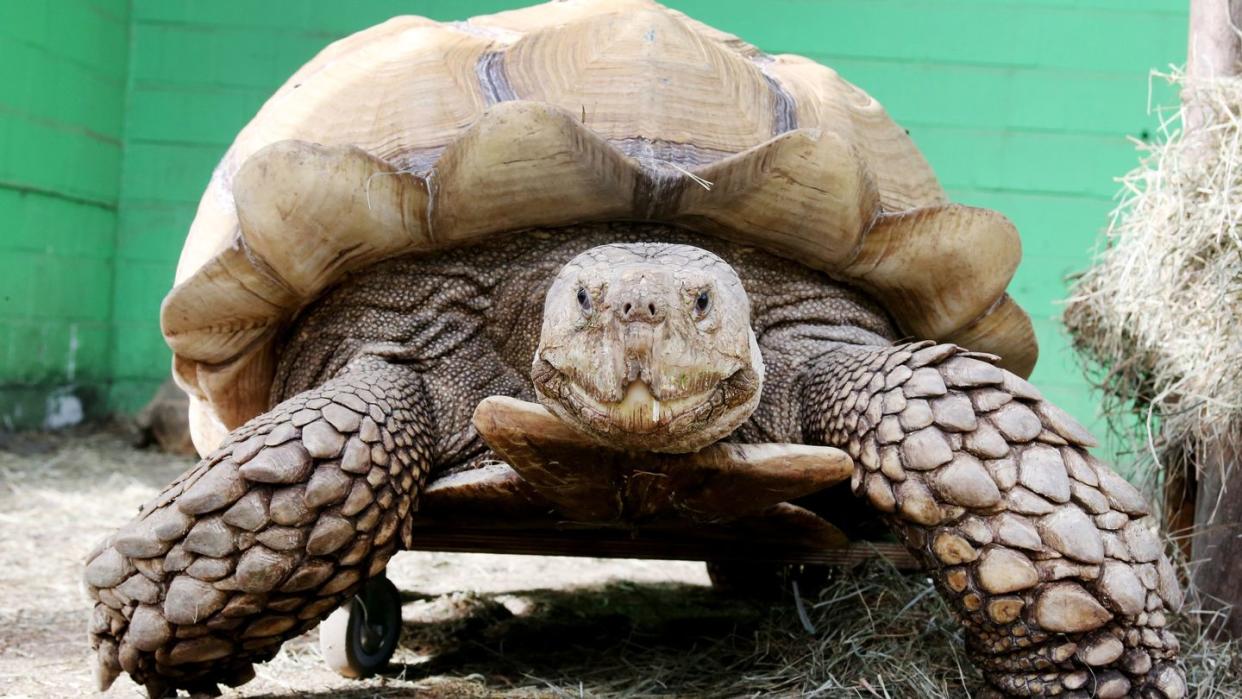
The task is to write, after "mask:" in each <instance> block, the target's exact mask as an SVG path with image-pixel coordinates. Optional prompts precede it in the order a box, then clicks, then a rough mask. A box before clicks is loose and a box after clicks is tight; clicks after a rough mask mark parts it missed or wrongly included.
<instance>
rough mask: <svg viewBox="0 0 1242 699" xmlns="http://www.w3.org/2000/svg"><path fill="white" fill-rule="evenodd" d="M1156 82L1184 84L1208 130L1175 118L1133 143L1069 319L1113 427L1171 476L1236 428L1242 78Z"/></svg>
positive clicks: (1241, 393)
mask: <svg viewBox="0 0 1242 699" xmlns="http://www.w3.org/2000/svg"><path fill="white" fill-rule="evenodd" d="M1154 77H1155V78H1162V79H1166V80H1168V81H1169V82H1170V83H1172V84H1174V85H1175V86H1180V87H1181V88H1182V97H1183V102H1184V103H1186V104H1193V105H1195V107H1196V108H1199V109H1202V110H1203V113H1204V124H1203V126H1202V127H1200V128H1198V129H1196V130H1195V131H1194V133H1193V135H1192V136H1191V137H1189V138H1187V137H1185V136H1184V134H1182V133H1181V132H1180V130H1179V126H1180V124H1181V113H1180V112H1175V113H1173V114H1170V115H1169V116H1168V118H1167V119H1165V120H1164V123H1163V124H1162V126H1161V134H1160V138H1158V139H1157V142H1156V143H1153V144H1142V143H1140V144H1138V146H1139V149H1140V151H1142V152H1143V153H1144V156H1143V158H1142V161H1141V163H1140V165H1139V166H1138V167H1137V168H1136V169H1134V170H1133V171H1132V172H1130V173H1129V174H1127V175H1126V176H1125V177H1123V178H1121V180H1120V181H1121V183H1122V185H1123V188H1122V191H1121V195H1120V203H1119V205H1118V206H1117V208H1116V209H1115V210H1114V212H1113V215H1112V221H1111V223H1110V226H1109V229H1108V232H1107V236H1106V238H1105V241H1104V242H1105V248H1104V249H1103V250H1102V251H1101V252H1100V254H1099V255H1098V257H1097V259H1096V261H1095V265H1094V266H1093V267H1092V268H1091V269H1089V270H1088V271H1087V272H1085V273H1084V274H1083V275H1082V277H1081V278H1080V279H1079V280H1078V281H1077V284H1076V286H1075V289H1074V292H1073V297H1072V298H1071V299H1070V301H1069V305H1068V307H1067V309H1066V312H1065V323H1066V325H1067V326H1068V327H1069V330H1070V333H1071V334H1072V335H1073V338H1074V345H1075V347H1076V348H1077V349H1078V350H1079V351H1080V352H1081V353H1082V355H1083V356H1085V357H1086V358H1087V360H1088V361H1089V362H1091V363H1094V364H1096V365H1098V367H1097V368H1098V369H1099V370H1100V371H1099V372H1098V374H1097V376H1098V377H1099V378H1098V383H1099V385H1100V387H1101V388H1102V389H1103V391H1104V394H1105V412H1106V414H1107V415H1108V417H1109V419H1110V422H1111V423H1112V424H1113V426H1114V427H1115V428H1118V429H1119V431H1121V432H1122V433H1123V434H1124V433H1129V434H1134V433H1135V428H1136V427H1137V428H1138V429H1137V432H1138V435H1137V436H1139V437H1140V438H1141V441H1142V443H1143V444H1145V445H1146V446H1147V450H1148V452H1149V454H1150V455H1151V456H1152V457H1153V458H1155V459H1156V461H1157V462H1158V463H1160V464H1161V465H1162V466H1164V467H1166V468H1167V467H1172V466H1178V465H1180V464H1178V463H1176V462H1177V461H1179V460H1180V459H1179V458H1178V455H1179V454H1183V455H1184V454H1186V453H1187V451H1188V449H1191V448H1193V447H1192V446H1191V445H1194V444H1196V443H1202V442H1203V441H1207V440H1215V439H1219V438H1220V437H1221V436H1223V435H1226V434H1230V433H1232V434H1235V435H1236V434H1237V430H1238V427H1239V425H1242V318H1240V314H1242V228H1240V227H1239V218H1240V217H1242V78H1214V79H1211V80H1202V81H1198V80H1196V81H1193V82H1192V81H1189V80H1188V79H1187V78H1186V76H1184V75H1183V74H1181V73H1178V72H1174V73H1172V74H1169V75H1161V74H1155V75H1154ZM1135 412H1137V413H1138V416H1139V418H1140V419H1139V421H1138V423H1137V424H1136V422H1135V420H1134V413H1135ZM1160 470H1163V469H1160Z"/></svg>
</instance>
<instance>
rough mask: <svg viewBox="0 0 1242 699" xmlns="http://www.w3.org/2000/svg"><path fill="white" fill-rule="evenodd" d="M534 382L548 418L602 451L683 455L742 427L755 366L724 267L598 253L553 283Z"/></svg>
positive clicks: (659, 252) (758, 365)
mask: <svg viewBox="0 0 1242 699" xmlns="http://www.w3.org/2000/svg"><path fill="white" fill-rule="evenodd" d="M531 377H532V379H533V381H534V385H535V391H536V393H537V394H538V395H539V399H540V400H541V401H542V402H543V404H544V405H545V406H547V408H548V409H549V410H551V411H552V412H553V413H554V414H556V415H557V416H558V417H560V418H561V419H562V420H564V421H565V422H567V423H568V424H570V425H571V426H573V427H575V428H577V429H579V430H581V431H582V432H584V433H586V434H588V435H590V436H591V437H593V438H595V439H596V440H598V441H600V442H601V443H603V444H606V445H608V446H610V447H612V448H621V449H625V450H631V451H658V452H689V451H696V450H698V449H700V448H702V447H704V446H706V445H708V444H711V443H712V442H715V441H717V440H719V439H720V438H721V437H724V436H725V435H727V434H729V433H730V432H732V431H733V430H734V429H736V428H737V427H738V426H739V425H741V424H742V423H743V422H745V421H746V419H747V418H748V417H750V414H751V413H752V412H753V411H754V409H755V407H756V406H757V405H758V404H759V395H760V389H761V387H762V384H763V358H762V356H761V355H760V353H759V346H758V344H757V343H756V342H755V334H754V332H753V331H752V330H751V327H750V300H749V298H747V296H746V290H745V289H744V288H742V282H741V280H740V279H739V278H738V276H737V273H736V272H735V271H734V270H733V268H732V267H730V266H729V265H728V263H726V262H725V261H724V260H722V259H720V258H719V257H717V256H716V255H713V254H712V253H710V252H707V251H706V250H701V249H699V248H695V247H691V246H688V245H667V244H659V243H640V244H630V245H604V246H600V247H596V248H592V249H590V250H587V251H586V252H584V253H582V254H580V255H578V256H577V257H575V258H574V259H573V260H571V261H570V262H569V263H568V264H566V265H565V266H564V267H563V268H562V269H561V271H560V272H559V273H558V274H557V276H556V278H555V279H554V280H553V282H552V286H551V288H550V289H549V290H548V295H547V299H546V300H545V302H544V311H543V330H542V333H541V334H540V338H539V348H538V349H537V350H536V352H535V361H534V366H533V368H532V371H531Z"/></svg>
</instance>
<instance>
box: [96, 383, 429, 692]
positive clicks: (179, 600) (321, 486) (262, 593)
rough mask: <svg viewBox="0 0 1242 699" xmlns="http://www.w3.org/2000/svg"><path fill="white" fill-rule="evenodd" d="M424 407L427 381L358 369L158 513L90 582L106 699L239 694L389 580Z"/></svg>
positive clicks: (422, 447)
mask: <svg viewBox="0 0 1242 699" xmlns="http://www.w3.org/2000/svg"><path fill="white" fill-rule="evenodd" d="M423 403H424V393H423V386H422V382H421V380H420V379H419V377H418V375H417V374H416V373H414V371H413V370H411V369H409V368H407V367H404V366H401V365H396V364H390V363H388V362H386V361H383V360H380V359H376V358H364V359H362V360H358V361H355V362H354V363H353V364H351V365H350V366H349V367H348V368H347V369H346V371H345V372H344V373H343V374H342V375H340V376H338V377H336V378H334V379H332V380H331V381H328V382H327V383H325V384H323V385H321V386H319V387H316V388H314V389H311V390H309V391H306V392H304V393H301V394H299V395H297V396H294V397H293V398H290V399H289V400H286V401H285V402H283V403H281V404H280V405H278V406H276V407H275V408H273V409H272V410H271V411H269V412H267V413H264V414H263V415H260V416H259V417H256V418H254V419H253V420H251V421H250V422H248V423H246V424H245V425H243V426H242V427H240V428H238V429H237V430H235V431H233V432H232V433H231V434H230V435H229V437H228V439H227V440H226V441H225V442H224V444H223V445H222V446H221V447H220V448H219V449H217V450H216V451H215V452H214V453H212V454H210V455H209V456H208V457H207V458H205V459H203V460H202V461H201V462H199V464H198V465H197V466H195V467H194V468H193V469H191V470H190V471H188V472H186V473H185V474H184V475H183V476H181V477H180V478H178V479H177V480H176V481H174V482H173V483H172V484H171V485H169V486H168V487H167V488H165V489H164V491H163V492H162V493H161V494H160V495H159V496H158V497H157V498H156V499H155V500H153V501H152V502H150V503H148V504H147V505H145V506H144V507H143V508H142V511H141V514H139V515H138V517H137V518H135V519H134V520H133V521H132V522H130V523H129V524H127V525H126V526H124V527H123V528H121V529H120V530H119V531H118V532H117V533H115V534H114V535H112V536H111V537H109V538H108V539H107V540H106V541H105V542H104V544H103V545H102V546H101V547H99V548H98V549H97V550H96V551H95V552H94V553H93V554H92V555H91V557H90V559H89V560H88V562H87V566H86V572H85V577H86V583H87V589H88V590H89V592H90V594H91V596H92V597H93V598H94V599H95V600H96V601H97V603H96V605H95V612H94V616H93V617H92V619H91V628H90V632H91V641H92V646H93V648H94V649H95V651H96V653H97V672H98V676H99V680H100V685H101V689H106V688H107V686H108V685H110V684H111V682H112V680H113V679H114V678H115V677H116V675H117V674H118V673H119V672H120V671H121V670H125V671H126V672H129V673H130V675H132V676H133V678H134V680H135V681H137V682H138V683H140V684H145V685H146V686H147V689H148V692H149V693H150V694H151V695H152V696H160V695H163V694H164V693H166V692H167V691H168V690H170V689H173V688H184V689H190V690H196V691H205V692H208V693H213V692H215V690H216V682H223V683H226V684H229V685H237V684H241V683H242V682H245V681H247V680H248V679H250V678H251V677H252V676H253V668H252V663H253V662H255V661H264V660H268V659H270V658H271V657H272V656H273V655H275V653H276V651H277V650H278V649H279V648H280V644H281V643H282V642H283V641H284V640H285V639H287V638H290V637H292V636H295V635H297V634H300V633H303V632H305V631H307V630H308V629H310V628H313V627H314V626H315V625H316V624H318V623H319V622H320V621H321V620H322V619H323V618H324V617H326V616H328V615H329V614H330V613H331V612H332V611H333V610H335V609H336V608H337V607H339V606H340V605H341V604H342V603H343V602H344V601H346V600H348V599H349V598H350V596H351V595H353V594H354V593H355V591H356V590H358V588H359V587H360V586H361V584H362V583H363V582H364V581H365V580H366V579H368V578H370V577H372V576H374V575H376V574H378V573H380V572H381V571H383V570H384V567H385V565H386V564H387V563H388V559H389V557H391V556H392V555H393V553H395V552H396V550H397V548H398V546H399V545H400V542H401V540H405V541H406V542H407V543H408V539H409V536H410V524H411V521H412V518H411V517H410V510H411V509H412V508H413V507H414V504H415V500H416V498H417V496H418V493H419V490H420V489H421V488H422V486H423V482H424V480H425V477H426V474H427V472H428V470H429V468H430V462H429V455H430V453H431V443H432V438H431V434H430V425H429V422H428V420H427V417H426V414H425V412H424V408H423Z"/></svg>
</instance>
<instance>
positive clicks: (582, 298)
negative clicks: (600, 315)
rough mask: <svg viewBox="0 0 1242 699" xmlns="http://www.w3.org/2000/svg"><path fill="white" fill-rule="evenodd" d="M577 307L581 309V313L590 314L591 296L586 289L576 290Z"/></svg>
mask: <svg viewBox="0 0 1242 699" xmlns="http://www.w3.org/2000/svg"><path fill="white" fill-rule="evenodd" d="M578 306H580V307H581V308H582V312H583V313H590V312H591V296H590V294H588V293H587V290H586V289H583V288H581V287H579V289H578Z"/></svg>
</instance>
